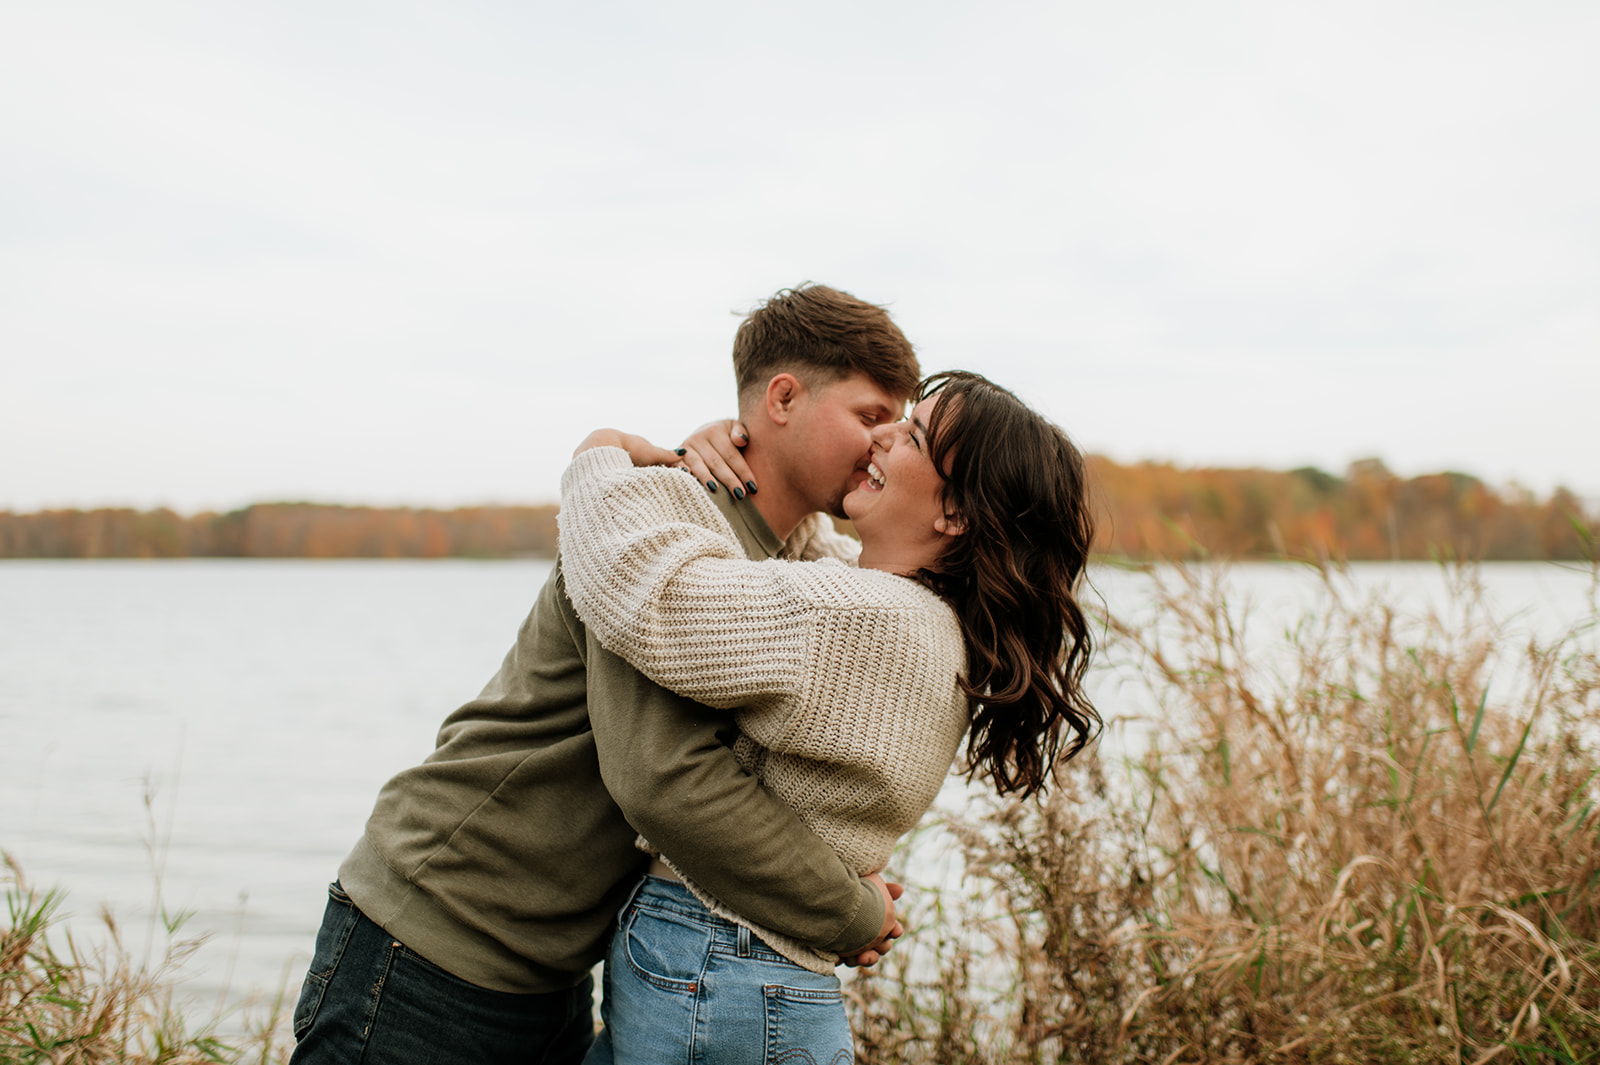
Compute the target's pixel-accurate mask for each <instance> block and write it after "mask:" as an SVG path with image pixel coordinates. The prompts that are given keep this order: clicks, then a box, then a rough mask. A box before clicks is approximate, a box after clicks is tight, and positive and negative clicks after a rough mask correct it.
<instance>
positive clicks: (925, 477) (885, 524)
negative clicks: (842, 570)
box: [844, 396, 950, 558]
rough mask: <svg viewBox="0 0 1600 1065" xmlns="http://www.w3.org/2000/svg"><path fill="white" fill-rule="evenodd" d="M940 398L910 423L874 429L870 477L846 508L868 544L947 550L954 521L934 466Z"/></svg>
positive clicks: (918, 408) (929, 400)
mask: <svg viewBox="0 0 1600 1065" xmlns="http://www.w3.org/2000/svg"><path fill="white" fill-rule="evenodd" d="M936 399H937V397H933V396H930V397H929V398H927V399H925V400H923V401H922V402H921V403H918V404H917V405H916V406H915V407H914V408H912V411H911V417H910V418H909V419H907V420H906V421H901V422H894V423H892V424H890V425H880V426H878V427H877V428H876V429H874V430H873V431H872V453H871V465H869V466H868V468H867V479H866V480H865V481H863V482H862V483H861V484H860V485H859V486H858V487H857V488H856V489H855V490H854V491H852V492H851V493H850V494H849V495H847V496H845V498H844V510H845V513H846V514H847V515H849V517H850V520H851V521H853V522H854V523H855V526H856V531H857V532H859V533H860V534H861V539H862V542H863V543H867V542H869V541H871V542H872V543H873V544H874V545H876V546H880V547H883V546H889V545H891V544H893V545H901V546H903V547H906V548H911V549H916V548H918V547H920V546H928V545H932V546H933V547H935V548H936V549H937V550H936V551H935V554H934V556H933V557H934V558H937V557H938V551H942V549H943V544H942V541H943V539H944V537H945V536H946V535H947V532H948V529H949V524H950V523H949V522H947V521H946V519H945V516H944V499H943V494H944V479H943V478H941V477H940V476H939V471H937V470H935V469H934V468H933V459H932V457H931V454H930V451H929V447H928V420H929V418H930V417H931V416H932V414H933V408H934V403H935V401H936Z"/></svg>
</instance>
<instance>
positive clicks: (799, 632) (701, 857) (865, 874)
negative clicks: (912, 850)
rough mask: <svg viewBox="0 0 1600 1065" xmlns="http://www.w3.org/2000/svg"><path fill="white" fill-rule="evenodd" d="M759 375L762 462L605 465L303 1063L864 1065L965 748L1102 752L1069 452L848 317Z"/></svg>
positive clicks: (386, 798)
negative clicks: (927, 836)
mask: <svg viewBox="0 0 1600 1065" xmlns="http://www.w3.org/2000/svg"><path fill="white" fill-rule="evenodd" d="M733 358H734V370H735V375H736V378H737V384H738V400H739V415H740V423H741V425H742V428H740V427H737V426H736V427H734V428H733V431H734V432H738V433H740V434H741V435H742V439H740V440H739V441H738V442H739V444H740V446H741V448H742V450H740V449H738V448H735V447H733V446H732V439H733V438H732V434H731V433H730V428H729V426H727V425H721V426H710V427H707V428H706V429H703V430H701V431H700V432H698V433H696V434H695V435H694V436H693V437H691V438H690V440H689V441H688V443H687V445H686V448H685V449H679V450H678V451H668V450H665V449H661V448H657V447H655V446H653V445H652V444H650V443H649V442H647V441H645V440H643V439H641V438H639V437H636V436H632V435H629V434H626V433H622V432H618V431H615V430H599V431H597V432H595V433H592V434H591V435H590V436H589V437H588V438H587V439H585V440H584V441H583V442H582V443H581V444H580V445H579V448H578V450H577V452H576V453H575V454H574V456H573V460H572V464H571V466H570V467H569V468H568V469H567V471H566V473H565V475H564V476H563V478H562V495H561V518H560V520H561V546H560V555H559V557H558V559H557V562H556V565H555V566H554V568H553V569H552V571H551V574H550V577H549V579H548V581H547V582H546V583H545V586H544V588H543V589H542V590H541V591H540V593H539V597H538V599H537V601H536V602H535V604H534V606H533V610H532V612H531V613H530V614H529V615H528V618H527V620H526V621H525V622H524V623H523V625H522V627H521V629H520V631H519V632H518V634H517V640H516V643H515V645H514V646H513V647H512V648H511V650H510V652H509V653H508V654H507V655H506V658H505V661H504V662H503V664H502V665H501V667H500V670H499V672H498V673H496V674H495V676H494V677H493V678H491V679H490V681H489V683H488V684H487V685H486V686H485V687H484V689H483V691H482V693H481V694H479V695H478V697H477V698H475V699H473V700H472V701H470V702H468V703H466V704H465V705H464V706H462V707H461V708H460V709H458V710H457V711H455V713H453V714H451V715H450V716H449V717H448V718H446V720H445V722H444V724H443V726H442V727H441V728H440V731H439V737H438V746H437V748H436V749H435V750H434V752H433V753H432V754H431V755H430V756H429V757H428V758H427V759H426V760H425V761H423V762H422V763H421V764H420V765H417V766H414V767H412V768H411V769H408V770H406V771H404V772H402V773H400V774H399V775H398V776H396V777H394V778H393V779H392V780H391V781H389V783H388V784H386V785H385V786H384V787H383V789H382V790H381V791H380V793H379V795H378V799H377V802H376V804H375V807H374V809H373V813H372V816H371V818H370V819H369V820H368V822H367V826H366V831H365V833H364V835H363V836H362V838H361V839H360V841H359V842H358V843H357V844H356V846H355V849H354V850H353V851H352V852H351V853H350V855H349V857H347V858H346V859H345V861H344V863H343V864H342V865H341V866H340V868H339V873H338V880H337V881H336V882H335V883H334V884H333V885H332V887H331V888H330V891H329V900H328V905H327V910H326V913H325V915H324V918H323V924H322V927H321V929H320V930H319V932H318V935H317V941H316V947H315V952H314V955H313V958H312V961H311V965H310V970H309V972H308V974H307V976H306V981H305V984H304V986H303V988H302V991H301V995H300V999H299V1001H298V1004H297V1006H296V1009H295V1013H294V1027H295V1037H296V1039H297V1041H298V1045H297V1047H296V1050H295V1054H294V1057H293V1058H292V1059H291V1060H292V1061H293V1062H294V1063H297V1065H323V1063H334V1062H360V1061H365V1062H371V1063H391V1062H392V1063H419V1065H420V1063H435V1062H436V1063H451V1065H455V1063H460V1065H467V1063H472V1065H485V1063H501V1062H505V1063H510V1062H550V1063H556V1062H562V1063H565V1062H573V1063H576V1062H579V1061H588V1062H592V1063H608V1062H619V1063H661V1062H677V1061H682V1062H691V1061H693V1062H710V1063H718V1062H727V1063H735V1062H767V1061H779V1060H791V1061H807V1060H809V1061H814V1062H818V1063H829V1065H833V1063H838V1062H848V1061H850V1060H851V1055H852V1051H851V1046H852V1044H851V1038H850V1030H849V1025H848V1022H847V1020H846V1017H845V1013H844V1005H843V999H842V995H841V992H840V985H839V981H838V979H837V977H835V976H834V975H833V972H834V968H835V967H836V966H837V965H839V964H841V963H851V964H871V963H873V962H874V961H876V960H877V959H878V958H879V957H880V956H881V955H882V954H883V953H884V952H886V951H887V950H888V949H889V947H890V944H891V943H892V940H893V939H894V938H895V937H896V936H898V935H899V934H900V932H901V928H900V925H899V922H898V921H897V920H896V917H895V910H894V901H893V900H894V898H896V897H898V895H899V889H898V887H897V886H896V885H892V884H888V883H886V882H885V880H884V878H883V876H882V875H881V874H882V870H883V868H884V866H885V864H886V863H887V861H888V859H889V855H890V851H891V849H892V848H893V846H894V844H895V842H896V840H898V839H899V837H900V836H901V835H903V834H904V833H905V832H907V831H909V830H910V829H911V828H912V827H913V826H914V825H915V824H916V822H917V820H918V819H919V818H920V817H921V816H922V814H923V813H924V812H925V811H926V809H927V807H928V806H929V805H930V804H931V803H932V801H933V799H934V797H935V795H936V793H937V792H938V790H939V787H940V785H941V783H942V782H943V781H944V779H945V777H946V775H947V773H948V772H949V769H950V766H951V764H952V762H953V761H955V759H956V758H957V757H958V756H961V755H962V750H961V748H962V740H963V737H965V740H966V744H965V754H964V756H963V759H964V760H963V767H964V768H966V769H967V770H969V771H970V772H971V773H973V774H975V775H977V776H978V777H980V778H982V779H985V780H988V781H989V782H991V783H992V785H993V786H994V787H995V788H996V789H997V790H999V791H1001V792H1015V793H1021V794H1027V793H1031V792H1033V791H1035V790H1037V789H1038V788H1040V787H1042V786H1043V785H1044V784H1045V782H1046V780H1047V778H1048V777H1049V774H1050V773H1051V771H1052V769H1053V767H1054V766H1055V765H1056V764H1057V762H1058V761H1059V760H1060V759H1061V758H1063V757H1071V756H1072V755H1073V754H1075V753H1076V752H1077V751H1078V749H1079V748H1081V747H1082V746H1083V744H1084V743H1085V742H1086V740H1087V739H1088V738H1089V736H1090V734H1091V732H1092V730H1093V729H1094V727H1095V726H1096V724H1097V723H1098V718H1097V716H1096V715H1095V711H1094V709H1093V707H1092V706H1091V705H1090V703H1089V701H1088V700H1087V698H1086V697H1085V696H1084V694H1083V692H1082V690H1081V687H1080V685H1081V681H1082V678H1083V673H1084V670H1085V668H1086V666H1087V663H1088V656H1089V651H1090V639H1089V630H1088V626H1087V624H1086V621H1085V618H1084V615H1083V612H1082V610H1081V609H1080V608H1079V606H1078V603H1077V599H1076V592H1077V589H1078V587H1079V584H1080V581H1081V579H1082V576H1083V571H1084V567H1085V564H1086V562H1087V558H1088V552H1089V547H1090V541H1091V539H1092V537H1093V521H1092V518H1091V513H1090V509H1089V503H1088V499H1087V490H1086V486H1085V471H1084V464H1083V459H1082V456H1081V455H1080V454H1079V453H1078V451H1077V450H1076V449H1075V448H1074V447H1073V446H1072V444H1071V443H1070V442H1069V441H1068V440H1067V438H1066V436H1065V435H1064V434H1063V433H1062V432H1061V430H1059V429H1058V428H1057V427H1055V426H1054V425H1052V424H1050V423H1049V422H1047V421H1046V420H1044V419H1043V418H1041V417H1040V416H1038V415H1037V414H1035V413H1034V412H1033V411H1031V410H1029V409H1028V408H1027V407H1026V406H1025V405H1023V404H1022V403H1021V402H1020V401H1018V400H1017V399H1016V397H1014V396H1013V395H1012V394H1011V393H1009V392H1007V391H1005V390H1004V389H1002V388H1000V387H998V386H996V385H994V384H992V383H991V382H989V381H987V380H986V379H984V378H982V377H979V376H977V375H974V374H966V373H948V374H939V375H936V376H934V377H932V378H929V379H927V380H925V381H921V382H919V380H918V378H919V376H920V370H919V368H918V366H917V361H916V356H915V354H914V353H913V351H912V348H911V345H910V343H909V342H908V341H907V340H906V339H905V337H904V335H903V334H902V333H901V332H900V330H899V329H898V328H897V327H896V326H895V325H894V323H893V322H892V321H891V320H890V319H889V316H888V314H887V313H886V312H885V311H884V310H883V309H882V308H880V307H877V306H874V305H872V304H869V303H865V302H863V301H861V300H858V299H855V298H854V297H852V296H850V295H848V294H846V293H843V292H839V291H836V290H834V289H830V288H827V287H824V286H820V285H808V286H803V287H801V288H798V289H793V290H786V291H783V292H780V293H778V294H777V295H776V296H774V297H773V298H772V299H770V300H768V301H766V302H765V303H764V304H762V305H761V306H759V307H758V308H756V309H755V310H754V311H752V312H751V313H750V315H749V316H748V317H747V318H746V319H745V320H744V321H743V323H742V324H741V325H740V327H739V330H738V332H737V334H736V337H735V340H734V356H733ZM908 402H909V403H911V404H912V407H911V411H910V415H909V417H903V415H904V414H905V410H906V405H907V403H908ZM674 467H687V468H688V470H690V471H692V472H687V473H686V472H685V470H684V469H678V468H674ZM829 515H834V516H842V517H849V518H850V519H851V520H852V522H853V524H854V527H855V530H856V532H857V533H858V534H859V536H860V542H859V544H858V543H857V542H856V541H854V540H852V539H850V538H848V537H844V536H841V535H840V534H839V533H837V532H836V531H834V528H833V525H832V523H831V521H830V520H829ZM602 959H603V960H604V961H605V970H604V971H605V985H604V994H603V998H602V1017H603V1020H604V1026H603V1027H602V1029H601V1030H600V1033H599V1035H598V1037H597V1036H596V1034H595V1024H594V1018H593V986H592V980H591V977H590V971H591V969H592V968H593V966H594V965H595V964H596V963H597V962H599V961H601V960H602Z"/></svg>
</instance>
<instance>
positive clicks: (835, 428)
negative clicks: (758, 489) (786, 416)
mask: <svg viewBox="0 0 1600 1065" xmlns="http://www.w3.org/2000/svg"><path fill="white" fill-rule="evenodd" d="M905 408H906V404H905V400H903V399H901V398H899V397H897V396H894V395H892V394H890V393H889V392H886V391H885V390H884V388H883V386H881V385H879V384H878V383H877V382H876V381H874V380H873V379H872V378H870V377H868V376H867V375H866V374H853V375H852V376H850V377H845V378H842V379H840V380H838V381H835V382H833V383H832V384H827V385H823V386H821V387H820V388H813V389H807V390H806V391H805V392H804V393H803V394H802V396H801V397H800V399H799V400H798V401H797V402H796V403H795V406H794V413H793V421H792V422H791V430H792V432H791V433H790V435H789V439H788V441H787V445H788V446H789V447H791V448H793V449H794V450H793V451H791V452H790V454H789V461H788V463H787V465H788V467H789V469H790V470H792V471H793V475H792V480H793V483H794V485H795V487H796V488H797V489H798V490H799V491H800V493H801V495H802V496H803V497H804V500H805V502H806V503H807V504H808V505H809V506H810V508H811V509H812V510H821V511H825V512H826V513H829V514H832V515H833V516H834V517H837V518H842V517H844V497H845V495H846V494H847V493H848V492H850V491H852V490H853V489H854V488H855V487H856V486H857V485H859V484H860V483H861V482H862V481H864V480H866V477H867V462H868V460H869V459H870V458H871V451H872V430H873V429H875V428H877V427H878V426H879V425H882V424H884V423H885V422H894V421H898V420H899V419H900V416H901V415H902V413H904V411H905Z"/></svg>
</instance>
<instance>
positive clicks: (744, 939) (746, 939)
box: [739, 925, 750, 958]
mask: <svg viewBox="0 0 1600 1065" xmlns="http://www.w3.org/2000/svg"><path fill="white" fill-rule="evenodd" d="M749 956H750V929H748V928H746V927H745V926H744V925H740V926H739V957H741V958H748V957H749Z"/></svg>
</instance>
